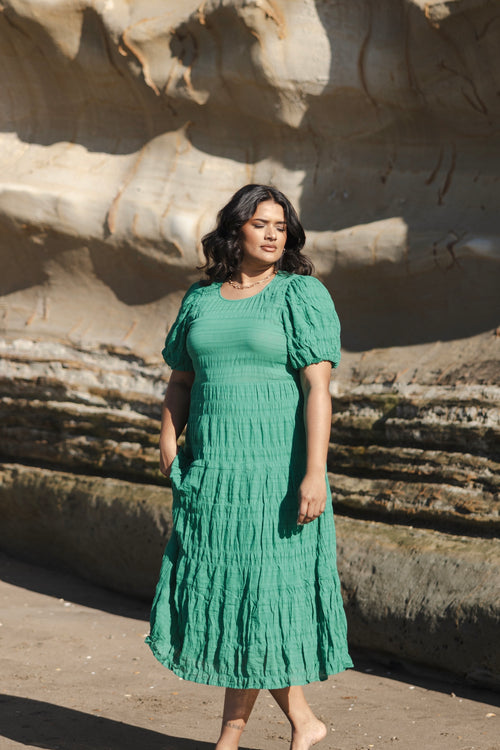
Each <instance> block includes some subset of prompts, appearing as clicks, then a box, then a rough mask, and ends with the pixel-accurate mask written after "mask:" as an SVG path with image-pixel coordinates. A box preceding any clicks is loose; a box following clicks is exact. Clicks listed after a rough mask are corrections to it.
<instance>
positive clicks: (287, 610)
mask: <svg viewBox="0 0 500 750" xmlns="http://www.w3.org/2000/svg"><path fill="white" fill-rule="evenodd" d="M163 356H164V358H165V360H166V362H167V363H168V364H169V365H170V367H172V368H173V369H176V370H184V371H193V370H194V372H195V379H194V383H193V387H192V391H191V403H190V411H189V418H188V423H187V430H186V442H185V446H184V447H183V448H182V449H181V450H180V451H179V453H178V455H177V457H176V458H175V460H174V463H173V465H172V470H171V481H172V490H173V532H172V535H171V538H170V540H169V542H168V545H167V548H166V551H165V555H164V558H163V563H162V567H161V572H160V579H159V582H158V586H157V590H156V595H155V599H154V602H153V607H152V612H151V631H150V635H149V636H148V638H147V639H146V640H147V642H148V643H149V645H150V647H151V649H152V651H153V653H154V655H155V656H156V658H157V659H158V660H159V661H160V662H161V663H162V664H164V665H165V666H166V667H168V668H169V669H171V670H172V671H173V672H175V674H177V675H179V676H180V677H183V678H184V679H187V680H192V681H194V682H200V683H205V684H209V685H220V686H224V687H232V688H268V689H274V688H281V687H286V686H289V685H303V684H306V683H308V682H313V681H316V680H324V679H326V678H327V676H328V675H329V674H334V673H337V672H340V671H342V670H344V669H346V668H348V667H351V666H352V662H351V659H350V657H349V654H348V651H347V639H346V620H345V614H344V609H343V604H342V597H341V592H340V584H339V579H338V574H337V566H336V553H335V529H334V520H333V510H332V503H331V501H330V502H328V503H327V506H326V510H325V512H324V513H323V514H322V515H321V516H320V517H319V519H317V520H315V521H313V522H311V523H309V524H306V525H304V526H298V525H297V510H298V501H297V491H298V487H299V485H300V483H301V481H302V478H303V476H304V473H305V466H306V463H305V462H306V444H305V437H306V435H305V426H304V402H303V395H302V389H301V386H300V374H299V370H300V368H301V367H304V366H305V365H309V364H312V363H314V362H320V361H323V360H330V361H331V362H332V363H333V364H334V365H337V364H338V361H339V357H340V342H339V322H338V318H337V315H336V313H335V308H334V305H333V302H332V300H331V297H330V295H329V293H328V291H327V289H326V288H325V287H324V286H323V284H322V283H321V282H320V281H318V280H317V279H315V278H313V277H311V276H299V275H296V274H289V273H285V272H279V273H278V274H277V275H276V276H275V277H274V278H273V280H272V281H270V282H269V284H268V285H267V286H266V287H264V289H262V290H261V291H260V292H258V293H257V294H255V295H254V296H253V297H249V298H246V299H241V300H226V299H224V298H223V297H222V295H221V284H220V283H213V284H211V285H209V286H202V285H200V284H199V283H197V284H194V285H193V286H192V287H191V288H190V289H189V290H188V292H187V294H186V296H185V297H184V300H183V302H182V306H181V309H180V312H179V314H178V316H177V319H176V321H175V323H174V325H173V326H172V328H171V329H170V332H169V334H168V336H167V340H166V342H165V348H164V350H163ZM326 481H327V480H326V467H325V482H326ZM328 493H329V490H328ZM329 494H330V493H329Z"/></svg>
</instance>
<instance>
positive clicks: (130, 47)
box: [120, 18, 160, 96]
mask: <svg viewBox="0 0 500 750" xmlns="http://www.w3.org/2000/svg"><path fill="white" fill-rule="evenodd" d="M151 20H152V19H150V18H148V19H145V20H143V21H140V23H146V22H150V21H151ZM138 25H139V24H133V25H132V26H128V27H127V28H126V29H124V30H123V31H122V34H121V37H120V42H121V44H122V46H123V47H124V48H125V49H126V50H127V52H129V53H130V54H131V55H133V56H134V57H135V59H136V60H137V62H138V64H139V66H140V68H141V70H142V76H143V78H144V83H145V84H146V86H149V88H150V89H152V91H154V93H155V94H156V96H160V90H159V89H158V86H157V85H156V83H155V82H154V81H153V78H152V77H151V71H150V68H149V63H148V61H147V59H146V57H144V55H143V54H142V52H141V50H140V49H139V48H138V47H137V46H136V45H135V44H134V43H133V42H132V41H131V40H130V38H129V33H130V30H131V29H133V28H135V27H136V26H138Z"/></svg>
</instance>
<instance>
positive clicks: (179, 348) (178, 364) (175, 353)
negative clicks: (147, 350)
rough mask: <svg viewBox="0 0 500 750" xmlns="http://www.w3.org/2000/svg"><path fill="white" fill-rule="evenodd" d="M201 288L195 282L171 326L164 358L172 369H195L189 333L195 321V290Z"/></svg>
mask: <svg viewBox="0 0 500 750" xmlns="http://www.w3.org/2000/svg"><path fill="white" fill-rule="evenodd" d="M198 288H199V283H196V284H193V286H191V287H190V288H189V289H188V290H187V292H186V294H185V295H184V298H183V300H182V303H181V307H180V310H179V313H178V315H177V318H176V319H175V321H174V323H173V325H172V326H171V328H170V330H169V332H168V334H167V338H166V339H165V346H164V347H163V349H162V355H163V359H164V360H165V362H166V363H167V365H169V366H170V367H171V368H172V370H182V371H184V372H191V371H192V370H194V367H193V362H192V360H191V357H190V356H189V352H188V350H187V335H188V333H189V328H190V326H191V323H192V321H193V316H194V308H195V297H196V295H195V292H196V290H197V289H198Z"/></svg>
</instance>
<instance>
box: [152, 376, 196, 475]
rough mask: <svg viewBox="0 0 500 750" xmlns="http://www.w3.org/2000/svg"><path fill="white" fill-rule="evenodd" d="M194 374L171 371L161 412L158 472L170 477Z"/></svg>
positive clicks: (186, 416) (184, 420)
mask: <svg viewBox="0 0 500 750" xmlns="http://www.w3.org/2000/svg"><path fill="white" fill-rule="evenodd" d="M193 380H194V372H182V371H181V370H172V374H171V376H170V380H169V381H168V386H167V391H166V393H165V398H164V399H163V406H162V410H161V430H160V471H161V473H162V474H165V476H166V477H168V476H170V467H171V465H172V461H173V460H174V458H175V457H176V455H177V439H178V437H179V435H180V434H181V432H182V430H183V429H184V427H185V426H186V422H187V418H188V414H189V402H190V400H191V387H192V385H193Z"/></svg>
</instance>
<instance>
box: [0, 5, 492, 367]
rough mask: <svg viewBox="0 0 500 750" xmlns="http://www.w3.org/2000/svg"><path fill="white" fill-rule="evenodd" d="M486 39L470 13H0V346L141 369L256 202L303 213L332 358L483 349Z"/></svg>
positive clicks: (305, 8)
mask: <svg viewBox="0 0 500 750" xmlns="http://www.w3.org/2000/svg"><path fill="white" fill-rule="evenodd" d="M499 42H500V23H499V21H498V17H497V15H496V9H495V4H494V3H491V2H488V0H484V2H480V1H479V0H476V1H475V2H466V3H464V2H462V1H460V2H458V0H456V1H452V2H446V3H439V2H438V3H427V2H426V3H423V2H420V1H418V2H417V0H415V1H414V2H411V1H410V0H408V1H407V2H405V1H404V0H383V2H376V3H375V2H368V3H367V2H365V1H364V0H363V2H361V0H352V2H349V3H341V2H336V1H335V0H331V1H330V2H323V1H320V0H318V2H313V0H292V1H291V2H289V1H288V0H287V2H286V3H285V2H284V1H283V0H253V1H251V2H248V1H247V0H245V1H244V0H236V1H235V0H233V1H232V2H227V1H224V0H222V1H221V0H219V1H217V2H216V1H215V0H210V1H208V2H203V3H201V2H200V1H199V0H195V1H194V2H190V1H189V0H185V2H182V3H177V2H160V0H156V2H154V1H152V0H150V1H149V2H146V1H145V0H136V2H133V3H126V2H123V1H122V2H104V0H103V1H102V2H97V3H86V2H83V1H79V2H74V0H60V1H59V2H52V3H50V6H48V5H47V4H46V3H40V2H36V1H34V0H31V2H28V1H27V0H6V1H5V2H4V3H3V4H2V12H1V14H0V76H1V79H2V80H1V85H2V90H3V91H4V92H6V94H5V96H4V97H3V107H2V113H1V121H2V135H1V137H0V164H1V178H0V218H1V235H0V237H1V248H0V261H1V265H2V269H3V273H2V292H3V294H4V295H5V297H4V300H5V302H4V304H5V305H6V307H5V308H4V309H5V310H7V309H8V320H7V321H6V323H5V325H6V327H7V328H8V330H18V331H19V330H24V329H25V327H26V326H28V327H29V330H30V332H31V333H33V334H34V335H51V336H57V337H58V338H63V339H68V338H69V339H70V340H75V341H78V342H84V343H90V344H93V343H95V342H100V343H106V344H113V345H125V346H128V347H130V348H131V349H132V350H133V351H135V352H137V353H139V354H141V355H144V354H150V353H152V352H155V353H156V352H157V351H158V347H159V344H160V341H161V338H162V336H163V333H164V328H165V323H164V321H165V319H166V318H168V317H171V316H172V314H173V311H174V309H175V307H176V305H177V304H178V302H179V297H180V294H181V291H182V290H183V289H185V287H186V285H187V284H188V282H189V280H190V279H191V276H192V275H193V273H194V266H195V265H196V264H198V263H199V261H200V256H199V240H200V237H201V235H202V234H203V233H204V232H205V231H206V230H207V229H209V228H210V227H211V225H212V222H213V220H214V215H215V212H216V211H217V210H218V208H220V206H221V205H222V203H223V202H224V201H225V200H226V199H227V198H228V197H229V196H230V194H231V193H232V192H233V191H234V189H235V188H236V187H238V186H239V185H240V184H242V183H245V182H248V181H258V182H273V183H276V184H277V185H279V186H280V187H282V189H283V190H284V191H285V192H287V193H288V194H289V195H290V197H291V198H292V200H293V201H295V202H296V204H297V205H298V207H299V209H300V212H301V216H302V218H303V221H304V224H305V226H306V229H307V230H308V234H309V251H310V254H311V255H312V257H313V258H314V260H315V262H316V265H317V269H318V272H319V273H320V274H321V275H322V277H323V278H324V279H325V281H326V282H327V284H328V285H329V286H330V288H331V289H332V291H333V292H334V294H335V298H336V301H337V304H338V306H339V309H340V312H341V314H342V318H343V321H344V343H345V346H346V347H347V348H349V349H356V350H363V349H368V348H372V347H373V346H388V345H393V344H400V345H407V344H409V343H418V342H424V341H431V340H435V339H453V338H459V337H464V336H468V335H472V334H476V333H479V332H482V331H484V330H486V329H488V328H492V327H493V326H494V325H496V323H497V321H496V319H495V310H494V307H495V304H494V303H495V300H496V293H497V285H498V278H499V276H498V268H499V252H500V240H499V219H498V210H497V206H498V199H499V195H500V187H499V183H498V173H499V169H498V168H499V155H500V154H499V151H500V136H499V134H498V121H499V109H500V99H499V97H498V90H499V89H500V80H499V76H500V73H499V71H500V65H499V64H498V57H499V51H498V50H499V49H500V44H499ZM13 248H15V252H13ZM89 303H91V304H89Z"/></svg>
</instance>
